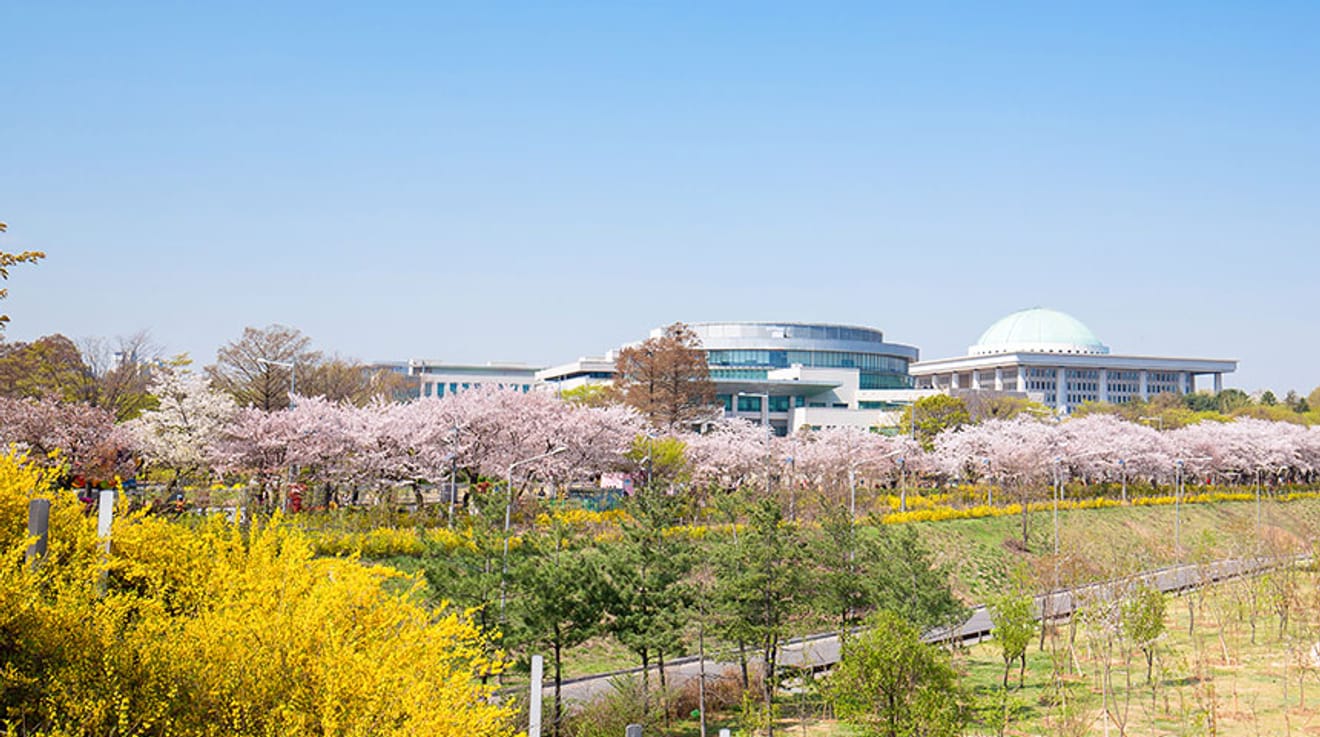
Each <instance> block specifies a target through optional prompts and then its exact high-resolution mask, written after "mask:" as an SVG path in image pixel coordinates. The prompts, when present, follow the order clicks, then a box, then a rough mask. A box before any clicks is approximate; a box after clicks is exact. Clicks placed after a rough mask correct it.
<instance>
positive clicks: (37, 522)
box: [26, 499, 50, 566]
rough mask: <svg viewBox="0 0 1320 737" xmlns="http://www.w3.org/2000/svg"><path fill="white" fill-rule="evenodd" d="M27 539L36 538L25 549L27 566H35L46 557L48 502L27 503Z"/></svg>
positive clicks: (48, 523)
mask: <svg viewBox="0 0 1320 737" xmlns="http://www.w3.org/2000/svg"><path fill="white" fill-rule="evenodd" d="M28 537H35V538H37V539H36V540H34V541H33V542H32V544H31V545H29V546H28V548H27V556H26V557H27V562H28V565H31V566H36V565H38V564H39V563H40V562H41V559H42V558H44V557H46V547H47V543H48V542H49V538H50V500H49V499H33V500H32V501H30V502H28Z"/></svg>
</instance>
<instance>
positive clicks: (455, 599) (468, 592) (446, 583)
mask: <svg viewBox="0 0 1320 737" xmlns="http://www.w3.org/2000/svg"><path fill="white" fill-rule="evenodd" d="M465 519H466V520H467V522H468V525H469V527H468V528H467V529H466V530H465V531H464V536H465V538H466V540H465V544H462V545H458V546H456V547H452V548H451V547H450V546H448V545H444V544H441V543H437V542H431V543H428V545H427V548H426V551H425V553H424V554H423V557H422V572H423V574H424V575H425V576H426V583H427V586H428V588H429V589H430V590H431V592H432V596H431V598H432V601H433V603H439V602H441V601H447V602H449V603H450V604H452V605H454V606H457V607H459V608H461V609H463V610H465V611H470V612H471V617H472V622H473V624H475V625H476V626H477V628H478V629H479V630H480V631H481V633H482V634H483V635H486V636H493V635H495V634H497V632H498V630H499V600H500V570H501V563H502V558H501V555H502V553H503V549H504V548H503V544H504V538H503V535H502V531H501V530H500V528H499V527H497V526H496V525H494V524H492V521H491V520H489V519H487V518H486V517H483V516H481V515H469V516H466V517H465ZM522 551H523V548H522V546H518V547H516V548H513V549H512V550H511V557H513V558H514V559H515V563H514V566H515V567H516V565H517V562H516V561H517V559H518V558H519V557H520V554H521V552H522Z"/></svg>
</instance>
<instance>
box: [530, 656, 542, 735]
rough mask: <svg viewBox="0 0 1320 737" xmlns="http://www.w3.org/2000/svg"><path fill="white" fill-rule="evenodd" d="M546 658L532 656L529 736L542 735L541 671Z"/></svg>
mask: <svg viewBox="0 0 1320 737" xmlns="http://www.w3.org/2000/svg"><path fill="white" fill-rule="evenodd" d="M544 667H545V666H544V659H543V658H542V657H541V656H540V655H533V656H532V693H531V700H530V701H528V702H527V703H528V707H527V713H528V716H527V737H541V671H542V669H543V668H544Z"/></svg>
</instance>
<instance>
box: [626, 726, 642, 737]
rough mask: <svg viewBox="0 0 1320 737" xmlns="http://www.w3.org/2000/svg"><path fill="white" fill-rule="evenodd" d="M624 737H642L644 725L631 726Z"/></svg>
mask: <svg viewBox="0 0 1320 737" xmlns="http://www.w3.org/2000/svg"><path fill="white" fill-rule="evenodd" d="M623 737H642V725H640V724H629V725H628V727H627V728H626V729H625V730H624V732H623Z"/></svg>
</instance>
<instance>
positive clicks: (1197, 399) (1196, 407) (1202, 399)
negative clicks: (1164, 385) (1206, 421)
mask: <svg viewBox="0 0 1320 737" xmlns="http://www.w3.org/2000/svg"><path fill="white" fill-rule="evenodd" d="M1183 404H1185V405H1186V406H1187V409H1190V410H1191V411H1193V412H1218V411H1219V408H1220V404H1219V398H1218V397H1217V396H1216V395H1214V394H1211V393H1210V392H1192V393H1190V394H1184V395H1183Z"/></svg>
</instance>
